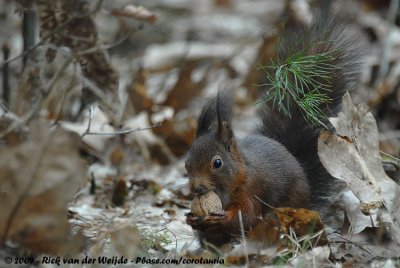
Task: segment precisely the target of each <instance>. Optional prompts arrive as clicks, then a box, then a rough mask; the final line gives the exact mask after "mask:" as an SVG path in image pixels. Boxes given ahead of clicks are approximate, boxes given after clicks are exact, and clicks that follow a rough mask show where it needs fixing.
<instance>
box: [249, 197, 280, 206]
mask: <svg viewBox="0 0 400 268" xmlns="http://www.w3.org/2000/svg"><path fill="white" fill-rule="evenodd" d="M253 196H254V197H255V198H256V199H257V200H258V201H260V202H261V203H262V204H264V205H266V206H267V207H269V208H270V209H275V208H274V207H273V206H271V205H269V204H267V203H265V202H264V201H262V200H261V199H260V198H259V197H258V196H256V195H253Z"/></svg>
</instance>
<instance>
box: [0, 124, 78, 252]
mask: <svg viewBox="0 0 400 268" xmlns="http://www.w3.org/2000/svg"><path fill="white" fill-rule="evenodd" d="M77 139H78V138H77V137H76V136H71V135H70V134H68V133H67V132H65V131H64V130H62V129H61V128H56V129H54V130H50V129H49V125H48V123H47V122H44V121H34V122H32V124H31V125H30V137H29V139H28V140H27V141H26V142H24V143H22V144H19V145H18V146H15V147H8V148H7V147H3V148H1V149H0V182H1V189H2V190H1V192H0V211H1V212H2V217H1V218H0V238H1V239H2V240H3V239H10V240H12V241H14V242H17V243H19V244H21V245H23V246H25V247H27V248H29V249H30V250H32V251H34V252H38V253H47V254H54V255H57V254H58V255H60V254H62V255H64V254H70V253H73V252H76V251H79V247H78V245H77V244H76V243H75V242H76V241H74V240H76V239H75V238H74V237H73V236H71V234H70V226H69V223H68V221H67V204H68V203H69V202H70V201H71V200H72V198H73V196H74V194H75V193H76V191H77V189H78V187H79V185H80V183H81V182H82V180H83V178H84V177H85V172H86V170H85V166H84V164H83V162H82V161H81V160H80V158H79V152H78V148H77V144H78V143H77Z"/></svg>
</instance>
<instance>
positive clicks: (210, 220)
mask: <svg viewBox="0 0 400 268" xmlns="http://www.w3.org/2000/svg"><path fill="white" fill-rule="evenodd" d="M224 222H225V211H221V212H218V213H211V214H210V215H207V216H204V217H202V216H195V215H194V214H193V213H192V212H189V213H187V214H186V223H187V224H189V225H190V226H192V228H193V229H195V230H200V231H204V230H207V229H208V228H210V227H212V226H215V225H218V224H223V223H224Z"/></svg>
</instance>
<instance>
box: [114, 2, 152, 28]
mask: <svg viewBox="0 0 400 268" xmlns="http://www.w3.org/2000/svg"><path fill="white" fill-rule="evenodd" d="M111 14H112V15H114V16H122V17H128V18H132V19H137V20H141V21H147V22H148V23H150V24H153V23H155V22H156V21H157V15H155V14H154V13H152V12H150V11H149V10H147V9H146V8H144V7H142V6H133V5H128V6H126V7H124V8H123V9H114V10H113V11H112V12H111Z"/></svg>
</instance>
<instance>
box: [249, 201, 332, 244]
mask: <svg viewBox="0 0 400 268" xmlns="http://www.w3.org/2000/svg"><path fill="white" fill-rule="evenodd" d="M292 232H293V233H292ZM319 232H321V234H320V235H316V236H315V237H314V236H313V235H314V234H317V233H319ZM293 234H295V236H296V238H301V237H305V236H309V237H310V239H309V241H310V243H311V244H312V245H313V246H323V245H327V244H328V239H327V236H326V233H325V231H324V225H323V224H322V222H321V219H320V216H319V214H318V212H315V211H312V210H307V209H303V208H300V209H294V208H275V209H274V210H273V213H270V214H269V215H268V216H267V217H266V219H264V220H260V221H259V222H258V224H257V225H256V227H255V228H254V229H252V230H250V231H249V234H248V238H249V240H250V241H253V242H258V243H262V245H260V246H262V247H266V246H269V245H272V244H276V245H277V246H278V248H285V247H287V246H288V241H287V239H281V237H282V235H284V236H285V237H288V236H292V235H293Z"/></svg>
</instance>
